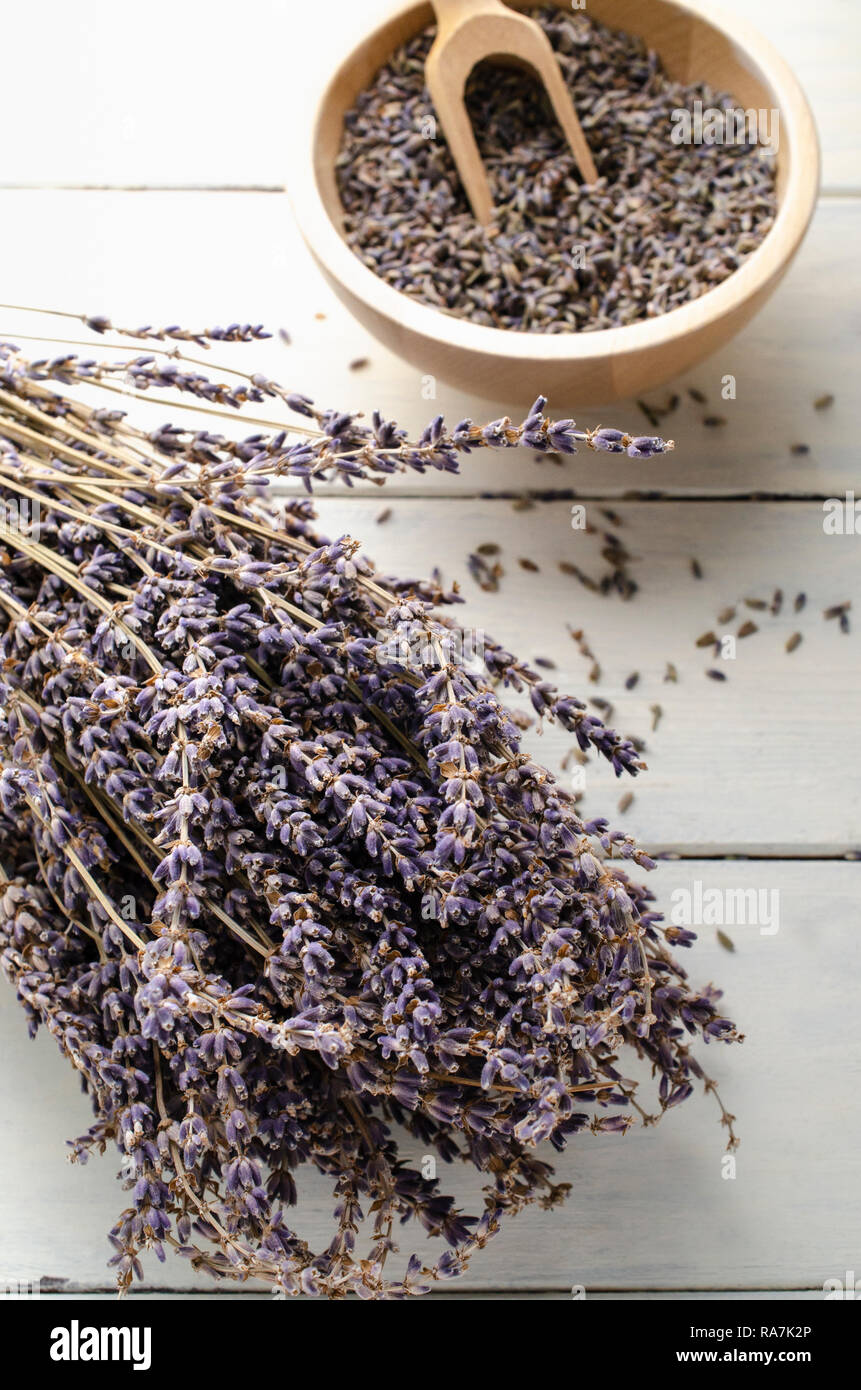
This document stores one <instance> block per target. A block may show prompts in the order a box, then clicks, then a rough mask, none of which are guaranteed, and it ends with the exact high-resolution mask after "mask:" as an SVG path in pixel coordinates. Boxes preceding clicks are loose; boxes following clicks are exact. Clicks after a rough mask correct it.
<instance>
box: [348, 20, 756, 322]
mask: <svg viewBox="0 0 861 1390" xmlns="http://www.w3.org/2000/svg"><path fill="white" fill-rule="evenodd" d="M532 13H533V15H534V18H535V19H536V20H537V21H538V22H539V24H540V25H541V26H542V28H543V29H544V31H545V33H546V34H547V36H548V38H549V39H550V42H551V44H552V45H553V48H554V50H555V52H556V55H557V57H558V60H559V63H560V66H561V69H562V73H563V76H564V77H565V79H566V82H567V84H568V86H569V88H570V90H571V93H572V96H573V100H574V106H575V109H576V111H577V112H578V114H579V117H580V121H581V124H582V126H583V130H584V133H585V135H586V138H587V139H588V141H589V145H590V148H591V150H592V152H593V156H594V159H595V162H596V165H597V168H598V173H599V176H600V177H599V180H598V182H597V183H596V184H592V185H589V186H587V187H584V186H583V185H582V183H581V181H580V179H579V176H578V172H577V165H576V162H575V159H574V156H573V154H572V153H571V150H570V149H569V147H568V144H567V142H566V140H565V137H564V136H563V134H562V131H561V130H560V128H559V126H558V125H557V124H556V121H555V118H554V116H553V112H552V108H551V106H550V102H549V99H548V97H547V95H546V92H545V90H544V88H543V86H541V85H540V84H539V83H538V81H537V80H536V79H535V78H533V77H531V76H530V74H529V73H528V72H524V71H522V70H520V69H516V68H500V67H496V66H494V65H492V64H482V65H480V66H479V67H478V68H476V69H475V70H474V72H473V74H472V77H471V78H470V82H469V84H468V86H467V93H466V97H467V107H468V110H469V113H470V116H471V118H472V124H473V128H474V130H475V133H476V139H477V141H478V144H479V148H480V150H481V153H482V157H483V160H484V163H485V167H486V169H487V171H488V176H489V178H490V182H491V187H492V191H493V195H494V219H493V221H492V223H491V224H490V225H489V226H488V227H482V226H481V225H480V224H479V223H478V222H476V220H475V218H474V217H473V215H472V212H471V210H470V207H469V203H468V201H467V198H466V194H465V192H464V190H463V188H462V187H461V184H460V181H459V179H458V175H457V170H456V169H455V165H454V161H453V159H452V157H451V155H450V153H449V150H448V146H447V144H446V141H445V134H444V132H443V130H442V129H441V128H437V125H436V121H435V118H434V116H433V111H432V107H431V106H430V105H429V97H428V93H427V90H426V87H425V79H424V65H425V59H426V58H427V55H428V52H429V50H430V48H431V45H432V43H433V39H434V34H435V30H434V29H433V28H431V29H428V30H425V31H424V32H422V33H420V34H418V35H417V36H416V37H415V38H412V39H410V40H409V41H408V42H407V43H406V44H404V46H403V47H402V48H400V49H399V50H398V52H397V53H395V54H394V56H393V57H392V58H391V59H390V60H389V61H388V62H387V63H386V64H385V66H383V67H382V68H381V69H380V71H379V72H378V73H377V74H376V76H375V78H374V80H373V82H372V83H371V85H370V86H369V87H368V88H367V89H366V90H365V91H363V92H362V93H361V95H360V96H359V98H358V100H357V101H356V103H355V105H354V106H353V108H352V109H351V110H350V111H348V112H347V114H346V117H345V120H344V133H343V142H342V146H341V150H340V153H339V155H338V159H337V163H336V172H337V180H338V191H339V193H340V197H341V202H342V204H343V208H344V234H345V236H346V239H347V242H348V243H349V245H350V246H351V247H352V248H353V250H354V251H355V252H356V253H357V255H359V256H360V257H361V259H362V260H363V261H364V263H365V265H367V266H368V267H369V269H371V270H372V271H373V272H374V273H375V274H376V275H379V276H381V277H382V278H383V279H384V280H385V281H386V282H387V283H388V284H390V285H392V286H394V288H395V289H397V290H400V291H402V292H403V293H404V294H408V295H410V296H412V297H414V298H416V299H419V300H421V301H422V302H423V303H425V304H429V305H432V306H433V307H435V308H437V309H442V310H444V311H445V312H446V313H450V314H457V315H459V316H462V317H466V318H469V319H470V320H472V322H474V323H477V324H484V325H486V326H488V327H492V328H504V329H513V330H516V331H518V332H543V333H568V332H578V331H579V332H590V331H591V332H594V331H595V330H598V329H606V328H615V327H620V326H624V325H626V324H632V323H636V322H637V321H638V320H641V319H646V318H654V317H656V316H657V315H660V314H665V313H667V312H668V311H669V310H671V309H674V308H677V307H678V306H679V305H681V304H685V303H688V302H689V301H691V300H694V299H697V298H699V296H700V295H702V294H705V293H706V292H707V291H708V290H710V289H712V288H713V287H714V286H715V285H718V284H720V283H721V281H723V280H725V279H726V278H727V277H728V276H729V275H731V274H732V273H733V271H735V270H738V268H739V267H740V266H741V265H743V263H744V261H745V260H746V258H747V257H748V256H749V255H750V254H751V253H752V252H753V251H755V250H756V248H757V247H758V246H759V245H760V244H761V242H762V241H763V239H764V237H765V235H766V233H767V232H768V231H769V230H770V228H771V226H772V225H773V222H774V216H775V213H776V210H777V195H776V188H775V171H776V165H775V153H774V149H773V148H772V147H771V146H769V145H767V144H763V143H748V142H747V141H744V142H742V143H735V142H732V141H725V140H722V139H716V140H715V141H713V142H710V143H700V144H695V143H684V142H681V141H680V142H678V143H676V142H675V141H674V140H673V138H672V131H673V129H674V124H675V125H678V122H677V121H675V122H674V112H678V111H679V110H684V111H687V110H691V111H693V110H695V109H696V104H697V103H699V105H700V107H701V109H703V110H711V109H715V110H720V111H724V110H730V109H731V108H732V107H733V106H734V102H733V98H732V97H731V96H729V95H727V94H725V93H716V92H714V91H712V90H711V89H710V88H709V87H708V85H707V84H705V83H695V84H685V83H681V82H676V81H672V80H671V79H670V78H669V77H667V75H666V74H665V73H664V71H663V69H662V67H661V63H660V59H659V57H658V55H657V54H656V53H655V52H654V51H653V50H649V49H647V47H646V45H645V44H644V43H643V42H642V41H641V40H640V39H638V38H636V37H634V36H632V35H629V34H625V33H621V32H618V31H614V30H611V29H609V28H607V27H606V26H605V25H602V24H598V23H596V22H595V21H594V20H593V19H591V18H590V17H589V16H588V15H587V14H585V13H582V12H576V13H571V12H568V13H566V12H565V11H564V10H561V9H557V8H555V7H553V6H544V7H542V8H540V9H535V10H534V11H532ZM719 133H720V132H719V131H718V132H717V134H718V135H719Z"/></svg>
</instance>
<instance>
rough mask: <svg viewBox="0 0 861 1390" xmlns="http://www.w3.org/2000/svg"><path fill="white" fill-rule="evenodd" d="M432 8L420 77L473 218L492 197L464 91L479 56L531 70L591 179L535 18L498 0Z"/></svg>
mask: <svg viewBox="0 0 861 1390" xmlns="http://www.w3.org/2000/svg"><path fill="white" fill-rule="evenodd" d="M433 7H434V9H435V10H436V17H437V36H436V39H435V40H434V45H433V48H432V49H431V51H430V53H429V54H428V56H427V62H426V63H425V80H426V82H427V86H428V91H429V92H430V95H431V100H432V101H433V104H434V107H435V109H436V114H437V116H438V117H439V120H440V124H441V125H442V128H443V130H444V132H445V138H446V140H447V142H448V147H449V149H450V150H451V153H452V157H453V159H454V162H455V164H456V165H457V172H458V174H459V175H460V181H461V183H462V184H463V186H464V189H465V190H466V195H467V197H468V198H469V201H470V203H471V205H472V210H473V213H474V214H475V217H476V219H477V221H479V222H489V221H490V219H491V217H492V215H493V199H492V198H491V196H490V184H489V182H488V179H487V174H486V173H485V170H484V165H483V164H482V162H481V155H480V154H479V152H478V145H477V144H476V142H475V135H474V134H473V130H472V123H471V121H470V119H469V114H468V112H467V109H466V103H465V101H464V92H465V89H466V82H467V78H468V77H469V74H470V73H471V72H472V70H473V68H474V67H475V65H476V63H480V62H481V60H482V59H483V58H508V59H515V60H516V61H518V62H519V63H525V64H527V65H528V66H529V67H531V68H534V69H535V72H536V73H537V75H538V77H539V78H540V79H541V80H542V82H543V83H544V86H545V88H546V90H547V95H548V96H549V97H550V100H551V102H552V103H553V110H554V111H555V113H556V119H557V120H558V122H559V124H560V126H561V127H562V129H563V131H564V132H565V137H566V139H567V141H568V144H569V145H570V146H571V151H572V153H573V155H574V158H575V159H576V161H577V166H578V168H579V170H580V173H581V175H582V176H583V179H584V181H585V182H586V183H595V182H597V179H598V170H597V169H596V168H595V162H594V160H593V159H592V154H591V151H590V149H589V146H588V145H587V144H586V138H585V136H584V134H583V130H582V128H581V126H580V122H579V120H578V119H577V113H576V111H575V110H574V106H573V104H572V101H571V94H570V92H569V91H568V88H567V87H566V85H565V81H564V78H563V77H562V73H561V72H560V70H559V64H558V62H557V61H556V54H555V53H554V52H553V49H552V47H551V44H550V40H549V39H548V37H547V35H546V34H545V33H544V30H543V29H541V28H540V26H539V25H538V24H537V23H536V22H535V20H534V19H529V18H527V16H526V15H523V14H517V13H516V12H515V11H514V10H510V9H508V8H507V7H506V6H505V5H503V4H501V3H500V0H433Z"/></svg>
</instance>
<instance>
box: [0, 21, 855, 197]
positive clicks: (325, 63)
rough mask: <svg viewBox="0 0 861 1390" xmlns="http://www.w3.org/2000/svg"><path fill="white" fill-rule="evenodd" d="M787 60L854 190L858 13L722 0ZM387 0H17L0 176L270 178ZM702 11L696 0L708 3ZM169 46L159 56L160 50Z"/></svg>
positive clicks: (840, 177) (249, 182)
mask: <svg viewBox="0 0 861 1390" xmlns="http://www.w3.org/2000/svg"><path fill="white" fill-rule="evenodd" d="M724 7H725V8H729V9H734V10H737V11H739V12H741V13H742V14H743V15H744V17H745V19H747V20H748V21H749V22H750V23H751V24H753V25H755V26H756V27H757V28H759V29H760V30H761V31H762V32H763V33H764V34H765V35H766V37H767V38H769V39H770V40H771V41H772V42H773V43H774V45H775V47H776V48H777V49H778V50H779V52H781V53H782V55H783V56H784V57H785V58H786V59H787V61H788V62H789V63H790V65H791V66H792V67H793V69H794V70H795V72H796V73H797V75H798V77H799V79H800V81H801V83H802V85H803V86H804V87H805V89H806V90H807V93H808V96H809V98H810V101H811V103H812V105H813V108H814V111H815V113H816V117H817V120H818V123H819V127H820V132H821V138H822V146H823V152H824V186H825V188H826V189H829V190H832V191H833V190H837V191H847V190H857V189H858V188H859V187H861V152H859V143H858V129H859V120H858V109H859V108H858V83H857V62H856V55H857V53H858V49H859V43H861V15H859V10H858V6H857V5H853V4H847V3H845V0H821V3H820V4H818V5H816V6H811V5H806V4H803V3H801V0H724ZM392 8H393V5H392V0H365V3H363V4H362V5H360V6H357V5H356V4H355V3H354V2H353V0H328V4H327V6H326V10H325V19H324V20H321V16H320V12H319V10H318V9H316V8H315V7H313V6H310V7H306V6H299V5H295V4H294V5H289V6H287V5H284V4H281V3H278V0H248V3H246V4H245V5H244V6H243V8H242V16H241V21H240V20H238V19H237V16H236V11H235V7H234V6H232V5H230V4H229V3H228V2H227V0H211V2H210V3H209V4H207V5H206V7H205V9H203V8H201V7H200V6H198V5H176V4H172V3H170V0H150V4H149V5H148V6H147V10H146V16H145V19H141V18H139V17H137V16H136V17H135V20H134V21H133V22H132V21H131V20H130V19H129V18H128V13H129V12H128V11H127V10H125V9H124V8H123V7H121V6H117V5H116V4H112V3H111V0H90V4H89V5H88V8H87V24H86V26H84V27H82V26H81V25H80V23H78V22H77V20H76V16H75V14H74V11H73V10H72V9H70V8H69V7H68V6H66V5H63V4H61V3H59V0H49V3H47V4H43V5H41V6H38V7H33V6H24V5H19V6H12V7H9V9H10V13H9V14H8V15H6V17H5V26H4V39H5V40H6V44H7V52H9V53H31V52H32V53H36V52H38V56H39V61H38V65H37V71H36V72H35V74H34V71H33V69H32V66H31V65H30V64H28V63H11V64H9V65H8V71H7V72H6V74H5V77H4V91H5V93H6V97H7V101H8V103H9V109H10V110H14V111H18V112H20V113H22V116H23V118H24V119H25V120H26V130H27V139H26V140H18V141H11V142H9V147H8V148H7V149H6V150H5V151H4V158H3V172H2V177H3V182H4V184H6V185H7V186H8V185H10V184H26V185H33V184H42V185H44V184H66V185H69V184H71V185H79V186H80V185H83V184H86V185H108V184H114V185H123V186H128V185H134V186H138V185H159V186H164V185H172V186H186V187H187V186H198V187H199V186H201V185H213V186H218V187H223V186H225V185H231V186H243V187H248V186H255V185H257V186H259V185H270V186H271V185H280V184H281V183H282V182H283V179H284V157H283V150H284V144H285V141H286V140H287V139H289V131H290V113H291V109H292V107H291V103H292V102H294V101H296V102H299V101H303V100H306V99H307V92H308V90H309V87H311V86H312V85H313V80H314V77H315V75H316V74H318V73H320V74H323V75H325V74H327V73H328V72H331V71H333V70H334V67H335V65H336V63H337V62H338V61H339V60H340V59H341V57H342V56H345V55H346V54H347V53H348V52H349V51H350V50H351V49H352V48H353V47H355V45H356V43H357V42H358V41H359V40H360V38H361V37H362V36H363V35H364V34H365V33H367V31H368V29H370V28H371V27H372V26H373V25H374V24H375V23H377V22H378V21H379V20H380V19H382V18H384V17H385V16H386V15H387V14H388V13H389V12H390V11H391V9H392ZM704 8H705V6H704ZM166 54H167V55H168V56H166Z"/></svg>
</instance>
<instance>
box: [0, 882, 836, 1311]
mask: <svg viewBox="0 0 861 1390" xmlns="http://www.w3.org/2000/svg"><path fill="white" fill-rule="evenodd" d="M858 874H859V870H858V869H857V867H856V866H855V865H851V864H835V863H811V864H799V863H767V864H764V863H723V864H716V863H713V862H709V861H699V862H688V863H685V864H678V863H673V864H670V863H663V864H661V865H660V866H659V867H658V869H657V871H656V872H655V874H654V876H653V878H654V881H655V886H656V889H657V891H658V894H659V898H660V900H661V901H662V902H663V903H664V904H668V903H670V902H671V901H673V899H672V897H671V895H672V893H673V891H674V890H677V889H679V888H687V889H690V887H691V884H692V883H693V882H694V881H696V880H700V881H701V882H702V883H703V884H704V885H706V886H707V887H709V888H713V887H714V888H718V889H721V890H723V891H727V890H747V889H749V888H754V889H757V890H761V889H766V890H768V891H772V890H775V889H776V890H777V891H778V892H779V894H780V905H781V915H780V928H779V931H778V932H777V933H776V934H775V935H771V936H768V935H763V934H761V933H760V931H759V929H758V928H757V927H756V926H746V927H737V926H734V927H730V928H727V930H728V932H729V933H730V934H731V936H732V938H733V939H734V944H735V951H734V953H732V954H730V953H729V952H727V951H725V950H722V949H721V948H720V946H719V945H718V944H717V941H716V936H715V931H714V928H711V927H710V928H703V930H702V933H701V940H700V941H699V942H698V943H697V945H696V946H695V948H694V950H693V951H692V952H690V954H689V956H688V957H687V958H686V963H687V965H688V968H689V971H690V973H691V976H692V978H693V979H695V980H696V981H702V982H705V981H707V980H709V979H714V980H716V981H718V982H719V983H720V984H721V985H722V986H723V987H724V989H725V991H726V1004H727V1008H728V1010H729V1011H730V1012H731V1014H732V1015H733V1016H734V1017H735V1018H736V1019H737V1020H738V1022H739V1024H740V1026H741V1027H742V1028H743V1029H744V1031H745V1032H746V1033H747V1035H748V1036H747V1038H746V1041H745V1042H744V1043H743V1045H742V1046H740V1047H735V1048H718V1047H717V1046H712V1047H711V1048H709V1049H708V1050H707V1053H706V1056H705V1058H704V1061H705V1063H706V1065H707V1070H708V1071H709V1072H710V1073H711V1074H712V1075H713V1076H714V1077H715V1078H716V1079H717V1080H718V1082H719V1084H720V1087H721V1094H722V1096H723V1098H724V1100H725V1102H726V1103H727V1105H728V1106H729V1107H730V1108H731V1110H732V1111H733V1113H734V1114H735V1115H736V1116H737V1120H738V1129H739V1133H740V1135H741V1140H742V1143H741V1148H740V1149H739V1151H738V1165H737V1175H736V1178H735V1179H734V1180H727V1179H724V1178H722V1176H721V1171H722V1169H721V1164H722V1157H723V1138H722V1134H723V1131H722V1130H721V1127H720V1125H719V1124H718V1122H717V1110H716V1106H715V1104H714V1101H713V1100H712V1099H711V1098H710V1097H707V1096H704V1095H699V1094H698V1095H697V1096H696V1097H694V1098H692V1099H691V1100H690V1101H689V1102H688V1103H686V1105H685V1106H684V1107H682V1108H681V1109H679V1110H676V1111H673V1112H671V1113H670V1114H668V1115H667V1116H666V1117H665V1118H664V1119H663V1121H662V1122H661V1123H660V1124H659V1125H658V1126H657V1127H656V1128H652V1129H648V1130H643V1129H640V1128H638V1129H635V1130H632V1131H631V1132H630V1133H629V1135H628V1136H627V1137H626V1138H625V1139H621V1138H619V1137H618V1136H613V1135H604V1136H600V1137H597V1138H592V1137H591V1136H590V1137H585V1136H584V1137H582V1138H581V1139H580V1140H579V1141H577V1142H576V1143H575V1144H574V1145H572V1147H571V1149H570V1151H569V1152H568V1153H567V1154H566V1155H564V1156H563V1158H562V1159H561V1161H559V1163H558V1165H557V1166H558V1171H559V1174H560V1176H561V1177H563V1178H565V1179H566V1180H568V1181H570V1182H572V1183H573V1191H572V1195H571V1197H570V1199H569V1201H568V1203H567V1205H566V1206H565V1207H563V1208H561V1209H560V1210H557V1211H555V1212H552V1213H548V1212H541V1211H532V1212H528V1213H524V1214H523V1215H522V1216H521V1217H519V1218H518V1219H517V1220H516V1221H514V1222H512V1223H511V1225H510V1227H509V1228H508V1230H507V1231H506V1232H505V1233H504V1234H502V1235H501V1236H499V1237H498V1238H497V1239H496V1240H495V1241H494V1242H492V1243H491V1245H490V1246H489V1247H488V1249H487V1250H486V1251H485V1252H484V1254H483V1258H481V1259H479V1260H476V1262H475V1263H474V1265H473V1267H472V1269H471V1270H470V1272H469V1274H468V1276H467V1277H466V1279H465V1280H464V1281H463V1282H462V1283H461V1284H458V1286H457V1292H458V1293H459V1292H460V1291H461V1290H463V1292H465V1293H466V1292H469V1291H476V1292H478V1291H481V1290H485V1291H487V1290H493V1291H500V1290H509V1291H511V1290H514V1289H522V1290H530V1291H540V1290H555V1291H561V1290H566V1289H567V1290H570V1289H571V1287H572V1286H573V1285H575V1284H582V1285H584V1286H585V1288H586V1293H587V1298H588V1297H591V1296H593V1295H595V1294H597V1293H598V1292H602V1291H608V1292H613V1291H615V1292H622V1291H628V1292H629V1293H630V1292H632V1291H636V1292H637V1294H639V1292H640V1291H646V1290H650V1289H651V1290H660V1291H669V1292H676V1293H678V1294H679V1295H681V1294H682V1293H683V1292H685V1293H687V1292H688V1291H691V1290H695V1291H699V1292H700V1293H702V1294H703V1296H707V1295H708V1294H709V1293H710V1292H711V1293H714V1292H715V1291H720V1296H721V1297H724V1296H725V1292H724V1291H732V1290H736V1291H741V1290H759V1291H761V1292H762V1293H763V1294H765V1293H766V1292H768V1293H770V1294H771V1295H772V1296H774V1294H775V1292H776V1291H781V1290H782V1291H784V1292H787V1291H789V1292H792V1291H805V1290H806V1291H808V1292H812V1291H816V1290H821V1289H822V1285H823V1281H824V1280H825V1279H830V1278H837V1279H843V1278H844V1277H845V1272H846V1270H851V1269H856V1270H857V1269H858V1254H859V1251H858V1239H859V1220H861V1194H859V1189H858V1182H857V1155H858V1151H859V1145H861V1114H859V1110H858V1107H857V1106H856V1105H854V1104H852V1103H851V1099H850V1098H851V1097H852V1096H854V1095H855V1094H857V1090H858V1087H859V1084H861V1044H859V1041H858V1039H857V1036H856V1034H857V1030H855V1031H854V1032H853V1030H852V1029H851V1028H849V1029H848V1030H847V1029H846V1028H845V1027H842V1026H841V1024H840V1020H841V1019H844V1018H845V1017H846V1016H847V1015H846V1009H847V998H848V991H849V990H850V989H851V984H850V982H851V981H852V979H853V978H857V973H858V970H859V969H861V933H859V931H858V909H857V903H858ZM0 1047H2V1055H3V1058H4V1066H3V1068H2V1071H0V1116H2V1131H0V1137H2V1150H0V1152H2V1167H0V1178H2V1181H0V1232H2V1237H0V1240H2V1257H1V1258H0V1273H2V1274H3V1276H4V1277H6V1278H18V1279H27V1278H39V1277H41V1278H42V1279H43V1280H44V1279H48V1278H49V1279H53V1280H67V1281H70V1282H69V1287H72V1288H75V1289H79V1288H84V1289H87V1288H95V1289H99V1288H101V1289H104V1288H106V1287H108V1286H109V1283H110V1275H109V1274H106V1271H105V1259H106V1254H107V1246H106V1241H105V1239H104V1234H103V1233H104V1231H105V1230H106V1229H107V1228H108V1227H109V1226H110V1224H111V1223H112V1221H113V1220H114V1219H115V1216H116V1214H117V1212H118V1210H119V1209H120V1208H121V1206H122V1205H123V1197H122V1193H121V1191H120V1190H119V1188H118V1186H117V1185H116V1184H115V1182H114V1173H115V1171H116V1168H117V1163H116V1159H115V1157H114V1156H110V1157H106V1158H105V1159H102V1160H97V1161H94V1162H92V1163H90V1164H89V1165H87V1167H86V1168H84V1169H71V1168H69V1167H68V1165H66V1164H65V1163H64V1161H63V1155H64V1141H65V1139H66V1138H67V1137H70V1136H72V1135H74V1134H76V1133H79V1132H81V1131H82V1130H83V1129H84V1128H85V1127H86V1125H87V1124H88V1123H89V1108H88V1104H87V1102H86V1100H85V1098H84V1097H83V1096H82V1095H81V1094H80V1092H79V1091H78V1089H77V1085H76V1083H75V1081H74V1080H73V1078H72V1075H71V1071H70V1069H69V1068H68V1066H67V1064H66V1063H65V1062H64V1061H63V1060H62V1059H61V1058H60V1056H59V1054H58V1053H57V1052H56V1050H55V1048H54V1044H53V1042H52V1041H51V1040H50V1039H48V1038H47V1037H40V1038H38V1039H37V1040H36V1042H35V1043H30V1042H29V1041H28V1039H27V1037H26V1031H25V1026H24V1018H23V1014H22V1013H21V1011H20V1010H19V1008H18V1006H17V1004H16V1003H15V1001H14V999H13V996H12V993H11V991H10V990H9V988H8V987H7V986H4V987H3V988H2V989H0ZM444 1176H445V1175H444ZM453 1180H454V1181H455V1182H456V1183H457V1186H458V1193H459V1195H460V1196H461V1197H462V1200H463V1201H464V1202H465V1203H466V1204H467V1206H468V1207H469V1206H470V1204H474V1203H475V1202H476V1201H477V1200H478V1183H477V1182H476V1181H474V1180H473V1179H472V1178H471V1176H470V1175H468V1174H463V1175H457V1174H455V1177H454V1179H453ZM306 1199H307V1205H306V1206H303V1210H302V1218H301V1220H300V1222H299V1225H300V1228H301V1229H302V1230H303V1232H305V1233H307V1234H308V1235H309V1236H311V1237H312V1238H316V1239H318V1240H320V1239H322V1238H324V1232H325V1231H326V1230H327V1224H326V1219H325V1213H326V1210H327V1201H328V1198H327V1193H326V1185H325V1184H323V1183H320V1182H312V1183H309V1184H307V1185H305V1184H304V1183H303V1201H305V1200H306ZM147 1277H148V1281H149V1285H150V1287H152V1286H155V1287H156V1288H158V1289H160V1290H162V1291H170V1290H173V1289H177V1290H180V1289H182V1290H188V1289H189V1288H191V1287H192V1286H193V1285H194V1283H195V1280H194V1278H193V1276H191V1275H190V1273H189V1271H188V1268H187V1266H186V1265H185V1264H184V1263H183V1262H181V1261H179V1260H175V1259H174V1260H171V1261H170V1262H169V1263H168V1264H167V1265H165V1266H159V1265H158V1264H157V1263H156V1261H155V1260H154V1259H152V1258H150V1260H149V1261H148V1263H147ZM60 1287H61V1288H62V1285H61V1286H60ZM199 1287H201V1288H202V1289H203V1290H208V1289H211V1287H212V1285H211V1284H210V1283H208V1282H199ZM446 1292H447V1293H455V1290H454V1289H449V1290H446Z"/></svg>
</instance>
